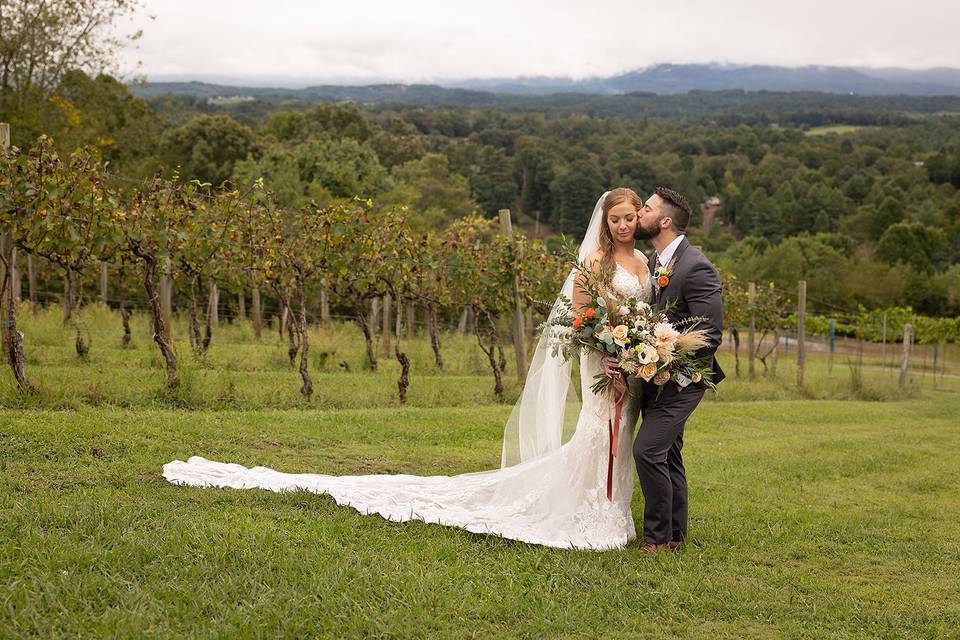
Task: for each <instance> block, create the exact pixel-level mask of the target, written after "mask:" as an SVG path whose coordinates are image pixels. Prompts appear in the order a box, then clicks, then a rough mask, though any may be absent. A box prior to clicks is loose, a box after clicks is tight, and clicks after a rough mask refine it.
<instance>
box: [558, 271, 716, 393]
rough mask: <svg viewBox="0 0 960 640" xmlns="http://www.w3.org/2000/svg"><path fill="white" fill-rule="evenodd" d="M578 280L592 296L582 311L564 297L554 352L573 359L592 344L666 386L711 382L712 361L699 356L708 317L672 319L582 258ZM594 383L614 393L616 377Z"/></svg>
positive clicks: (624, 367)
mask: <svg viewBox="0 0 960 640" xmlns="http://www.w3.org/2000/svg"><path fill="white" fill-rule="evenodd" d="M576 270H577V276H578V277H577V282H578V285H579V286H580V288H581V290H582V291H583V292H584V293H586V294H587V295H588V296H589V300H590V302H589V304H588V305H586V306H585V307H584V308H582V309H580V310H579V311H575V310H574V309H573V302H572V301H571V300H569V299H567V298H565V297H564V298H561V301H560V308H559V310H558V312H557V313H556V314H555V315H554V317H553V318H552V319H551V320H550V321H549V322H548V325H551V326H556V327H559V330H558V331H556V332H555V334H554V339H553V342H552V349H553V355H554V356H557V355H558V354H562V356H563V358H564V359H565V360H569V359H570V358H571V357H573V356H574V355H577V354H579V353H580V351H581V350H583V349H592V350H594V351H597V352H599V353H601V354H603V355H606V356H611V357H614V358H616V359H617V361H618V363H619V365H620V369H621V370H622V371H623V372H624V373H625V374H627V375H635V376H638V377H640V378H643V379H644V380H645V381H647V382H650V381H653V383H654V384H656V385H657V386H658V387H661V388H662V387H663V386H664V385H665V384H667V383H668V382H670V381H673V382H674V383H675V384H676V385H678V386H679V387H681V388H683V387H686V386H687V385H689V384H690V383H691V382H700V381H701V380H703V381H705V382H706V384H707V386H709V387H710V388H716V387H715V385H714V384H713V383H712V382H711V381H710V376H711V375H712V370H711V368H710V366H709V362H705V361H704V360H702V359H698V358H697V357H696V352H697V350H698V349H701V348H703V347H705V346H707V341H706V337H705V336H706V333H705V332H704V331H703V330H700V329H697V328H696V325H697V324H698V323H699V322H700V321H701V320H702V318H689V319H686V320H684V321H682V322H680V323H676V324H675V323H671V322H670V320H669V319H668V318H667V310H668V309H667V308H663V309H659V308H657V307H653V306H651V305H649V304H647V303H646V302H644V301H642V300H638V299H636V298H626V299H623V298H622V297H621V296H618V295H617V294H616V293H615V292H614V291H612V290H611V289H610V288H609V287H608V286H606V285H605V284H604V283H606V282H609V273H605V270H603V269H601V270H600V271H593V270H590V269H587V268H585V267H584V265H583V264H582V263H580V262H579V261H578V262H577V263H576ZM596 380H597V382H596V383H595V384H594V385H593V386H592V387H591V389H592V391H593V392H594V393H597V394H600V393H605V392H608V391H609V389H610V387H611V385H613V384H615V383H616V382H617V381H615V380H614V379H613V378H611V377H609V376H607V375H606V374H605V373H601V374H599V375H597V376H596Z"/></svg>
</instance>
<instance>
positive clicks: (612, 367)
mask: <svg viewBox="0 0 960 640" xmlns="http://www.w3.org/2000/svg"><path fill="white" fill-rule="evenodd" d="M600 362H602V363H603V372H604V373H606V374H607V376H609V377H611V378H616V377H619V376H620V373H621V371H620V363H619V362H618V361H617V359H616V358H614V357H613V356H603V357H601V358H600Z"/></svg>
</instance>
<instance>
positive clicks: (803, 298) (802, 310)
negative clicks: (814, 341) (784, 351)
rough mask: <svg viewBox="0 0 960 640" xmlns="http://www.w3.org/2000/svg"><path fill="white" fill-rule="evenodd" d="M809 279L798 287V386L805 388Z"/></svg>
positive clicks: (802, 281)
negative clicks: (804, 372) (804, 370)
mask: <svg viewBox="0 0 960 640" xmlns="http://www.w3.org/2000/svg"><path fill="white" fill-rule="evenodd" d="M806 323H807V281H806V280H801V281H800V283H799V285H798V288H797V387H798V388H800V389H802V388H803V368H804V366H805V365H806V359H807V358H806V356H807V350H806V337H807V336H806V334H807V327H806Z"/></svg>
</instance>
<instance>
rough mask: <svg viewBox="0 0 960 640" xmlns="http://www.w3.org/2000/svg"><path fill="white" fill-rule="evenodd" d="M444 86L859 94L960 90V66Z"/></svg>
mask: <svg viewBox="0 0 960 640" xmlns="http://www.w3.org/2000/svg"><path fill="white" fill-rule="evenodd" d="M444 86H448V87H453V88H462V89H479V90H483V91H491V92H494V93H512V94H523V95H545V94H549V93H570V92H575V93H588V94H601V95H611V94H614V95H615V94H623V93H633V92H649V93H656V94H660V95H663V94H673V93H687V92H689V91H725V90H732V89H742V90H745V91H816V92H823V93H842V94H850V93H853V94H859V95H913V96H943V95H950V96H956V95H960V69H950V68H938V69H924V70H911V69H899V68H882V69H871V68H863V67H861V68H854V67H831V66H807V67H778V66H770V65H718V64H658V65H655V66H652V67H648V68H645V69H638V70H636V71H630V72H627V73H623V74H619V75H615V76H610V77H608V78H588V79H584V80H573V79H570V78H550V77H531V78H504V79H496V78H488V79H483V78H478V79H469V80H462V81H457V82H450V83H444Z"/></svg>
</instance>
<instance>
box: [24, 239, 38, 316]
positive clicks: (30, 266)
mask: <svg viewBox="0 0 960 640" xmlns="http://www.w3.org/2000/svg"><path fill="white" fill-rule="evenodd" d="M27 287H28V289H29V291H30V308H31V310H32V311H33V314H34V315H36V314H37V312H39V311H40V298H39V296H38V294H37V265H36V262H34V259H33V255H32V254H29V253H28V254H27Z"/></svg>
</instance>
